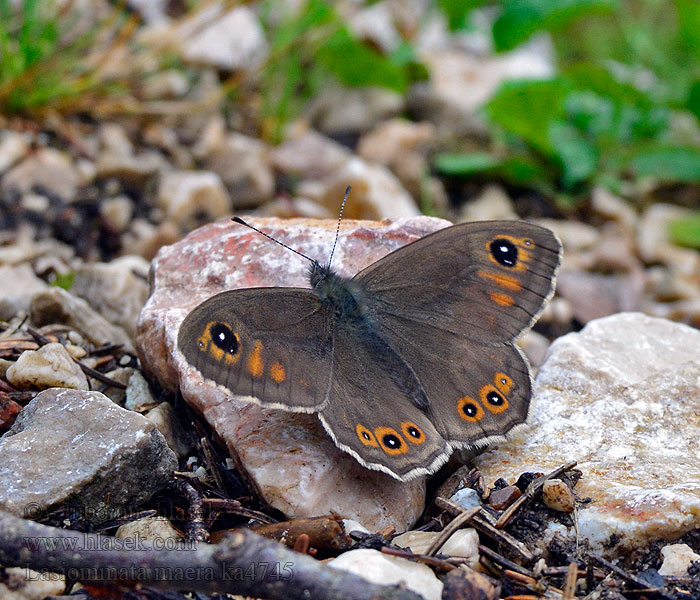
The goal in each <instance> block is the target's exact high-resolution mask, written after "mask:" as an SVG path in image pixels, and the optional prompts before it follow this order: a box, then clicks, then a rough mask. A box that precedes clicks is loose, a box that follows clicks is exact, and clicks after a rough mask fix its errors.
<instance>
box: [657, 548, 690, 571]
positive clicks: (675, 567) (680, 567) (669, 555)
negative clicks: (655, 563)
mask: <svg viewBox="0 0 700 600" xmlns="http://www.w3.org/2000/svg"><path fill="white" fill-rule="evenodd" d="M661 557H662V558H663V559H664V562H663V564H662V565H661V567H660V568H659V575H663V576H664V577H685V576H686V575H687V574H688V568H689V567H690V565H691V564H692V563H694V562H695V561H697V560H700V554H696V553H695V552H693V549H692V548H691V547H690V546H688V544H669V545H668V546H664V547H663V548H661Z"/></svg>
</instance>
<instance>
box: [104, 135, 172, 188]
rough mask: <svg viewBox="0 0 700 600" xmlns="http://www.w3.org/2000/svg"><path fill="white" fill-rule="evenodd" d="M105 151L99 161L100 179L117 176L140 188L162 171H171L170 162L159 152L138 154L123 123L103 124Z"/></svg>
mask: <svg viewBox="0 0 700 600" xmlns="http://www.w3.org/2000/svg"><path fill="white" fill-rule="evenodd" d="M99 137H100V143H101V146H102V148H101V150H100V153H99V155H98V157H97V161H96V163H95V175H96V177H97V178H99V179H109V178H114V179H118V180H119V181H124V182H126V183H128V184H129V185H132V186H135V187H137V188H141V187H143V186H144V185H145V184H146V182H147V181H148V180H149V179H150V178H151V177H152V176H154V175H155V174H156V173H158V172H159V171H160V170H167V168H168V164H167V161H166V160H165V159H164V158H163V157H162V156H161V155H160V154H159V153H157V152H154V151H152V150H146V151H143V152H140V153H138V154H137V153H136V152H135V150H134V147H133V144H132V143H131V140H129V137H128V136H127V134H126V131H125V130H124V128H123V127H122V126H121V125H117V124H116V123H104V124H102V125H101V126H100V130H99Z"/></svg>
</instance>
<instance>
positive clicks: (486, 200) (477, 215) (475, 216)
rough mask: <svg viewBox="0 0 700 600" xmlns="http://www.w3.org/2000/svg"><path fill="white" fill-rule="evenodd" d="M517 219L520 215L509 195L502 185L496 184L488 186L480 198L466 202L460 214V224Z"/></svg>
mask: <svg viewBox="0 0 700 600" xmlns="http://www.w3.org/2000/svg"><path fill="white" fill-rule="evenodd" d="M517 218H518V214H517V213H516V212H515V209H514V208H513V203H512V202H511V200H510V198H509V197H508V194H506V192H505V190H504V189H503V188H502V187H501V186H500V185H496V184H491V185H487V186H486V187H485V188H484V189H483V191H482V192H481V193H480V194H479V196H477V197H476V198H474V200H470V201H469V202H466V203H465V204H464V205H463V206H462V209H461V211H460V214H459V222H460V223H463V222H465V221H492V220H501V219H505V220H511V219H517Z"/></svg>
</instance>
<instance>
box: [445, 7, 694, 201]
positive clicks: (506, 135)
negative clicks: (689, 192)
mask: <svg viewBox="0 0 700 600" xmlns="http://www.w3.org/2000/svg"><path fill="white" fill-rule="evenodd" d="M491 4H493V3H491ZM497 4H498V5H499V7H500V16H499V17H498V18H497V19H496V20H495V22H494V24H493V38H494V45H495V46H496V48H498V49H511V48H513V47H515V46H517V45H518V44H520V43H521V42H523V41H524V40H526V39H527V38H528V37H529V36H530V35H532V34H533V33H536V32H537V31H548V32H549V33H550V35H551V37H552V39H553V41H554V46H555V49H556V55H557V63H558V67H559V69H558V70H559V73H558V75H557V76H555V77H553V78H551V79H549V80H547V81H512V82H508V83H507V84H505V85H503V86H502V88H501V89H500V90H499V91H498V92H497V93H496V94H495V96H494V97H493V98H492V99H491V100H490V102H489V103H488V104H487V106H486V107H485V109H484V114H485V116H486V118H487V121H488V123H489V126H490V128H491V134H492V145H491V151H490V153H488V154H487V156H485V155H484V153H478V154H476V155H473V154H450V155H442V156H438V157H437V160H436V167H437V169H438V170H439V171H441V172H443V173H449V174H451V175H462V176H473V175H475V174H482V175H488V176H492V177H499V178H502V179H504V180H505V181H508V182H511V183H515V184H518V185H525V186H528V187H533V188H536V189H538V190H540V191H543V192H545V193H547V194H549V195H551V196H553V197H558V198H564V199H568V200H569V201H571V199H573V198H575V197H576V196H577V194H579V193H581V192H586V190H588V189H589V188H590V186H593V185H605V186H607V187H610V188H612V189H614V190H615V191H617V192H621V191H623V190H624V189H626V186H625V184H626V182H628V181H634V180H638V179H641V178H654V179H655V180H658V181H662V182H668V183H692V184H697V183H699V182H700V146H699V144H698V141H697V140H698V138H700V134H698V127H697V124H696V126H694V127H693V126H691V127H683V128H679V127H678V126H677V123H679V122H684V123H688V122H689V121H690V120H692V117H691V115H694V116H695V117H696V118H697V119H700V4H698V3H697V1H696V0H675V2H673V3H670V4H669V2H667V1H665V2H660V1H659V0H619V1H617V2H615V1H613V0H502V1H501V2H499V3H497ZM453 20H454V19H453ZM572 40H574V42H573V43H572ZM684 119H685V121H683V120H684Z"/></svg>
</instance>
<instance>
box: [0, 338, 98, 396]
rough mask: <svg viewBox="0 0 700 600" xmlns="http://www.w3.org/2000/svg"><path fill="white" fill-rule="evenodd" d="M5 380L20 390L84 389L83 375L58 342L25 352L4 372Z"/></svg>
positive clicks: (86, 383)
mask: <svg viewBox="0 0 700 600" xmlns="http://www.w3.org/2000/svg"><path fill="white" fill-rule="evenodd" d="M7 380H8V381H9V382H10V383H11V384H12V385H14V386H15V387H18V388H20V389H23V390H24V389H28V388H38V389H40V390H45V389H47V388H51V387H64V388H72V389H75V390H87V389H88V388H89V386H88V381H87V378H86V377H85V374H84V373H83V372H82V371H81V370H80V367H79V366H78V365H77V364H76V363H75V362H74V361H73V359H72V358H71V357H70V354H68V352H67V351H66V349H65V348H64V347H63V346H62V345H61V344H59V343H51V344H46V345H45V346H42V347H41V348H39V350H25V351H24V352H22V354H21V355H20V357H19V358H18V359H17V362H16V363H15V364H14V365H12V366H11V367H10V368H9V369H7Z"/></svg>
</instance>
